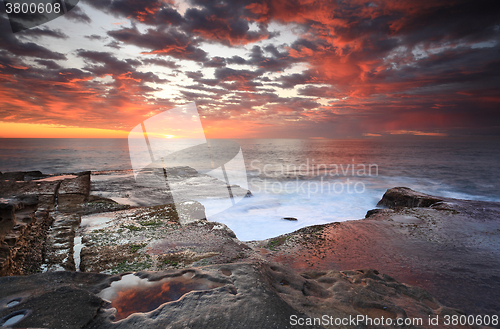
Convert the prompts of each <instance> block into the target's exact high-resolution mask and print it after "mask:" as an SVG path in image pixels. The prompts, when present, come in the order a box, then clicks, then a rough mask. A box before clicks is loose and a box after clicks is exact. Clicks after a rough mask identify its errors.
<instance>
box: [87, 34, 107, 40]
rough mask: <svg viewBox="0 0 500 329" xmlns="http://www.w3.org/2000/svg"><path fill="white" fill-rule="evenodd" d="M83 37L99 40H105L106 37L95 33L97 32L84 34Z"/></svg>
mask: <svg viewBox="0 0 500 329" xmlns="http://www.w3.org/2000/svg"><path fill="white" fill-rule="evenodd" d="M85 38H87V39H89V40H99V41H104V40H106V37H103V36H101V35H97V34H92V35H86V36H85Z"/></svg>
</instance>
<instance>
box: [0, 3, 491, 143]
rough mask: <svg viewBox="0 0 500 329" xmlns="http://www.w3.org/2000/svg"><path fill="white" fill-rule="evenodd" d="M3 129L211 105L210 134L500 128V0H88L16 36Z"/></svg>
mask: <svg viewBox="0 0 500 329" xmlns="http://www.w3.org/2000/svg"><path fill="white" fill-rule="evenodd" d="M0 12H1V13H2V14H1V15H0V29H1V31H2V33H1V34H0V137H6V138H9V137H30V138H37V137H123V138H126V137H127V135H128V133H129V132H130V130H131V129H132V128H133V127H135V126H137V125H138V124H140V122H142V121H144V120H146V119H147V118H150V117H152V116H154V115H156V114H158V113H161V112H163V111H165V110H168V109H170V108H172V107H175V106H177V105H182V104H186V103H190V102H195V103H196V105H197V107H198V112H199V114H200V118H201V121H202V125H203V128H204V131H205V134H206V136H207V137H209V138H382V137H386V136H393V137H395V138H399V137H400V136H421V137H422V138H424V136H433V137H446V136H450V137H452V136H477V135H480V136H484V135H486V136H499V135H500V1H497V0H493V1H481V0H479V1H477V0H476V1H439V0H437V1H410V0H406V1H405V0H402V1H396V0H391V1H385V0H380V1H364V0H353V1H315V0H285V1H282V0H269V1H265V0H245V1H218V0H217V1H212V0H206V1H205V0H193V1H173V0H81V1H79V2H78V5H77V6H76V7H75V8H73V9H72V10H71V11H70V12H68V13H67V14H66V15H64V16H61V17H59V18H56V19H54V20H52V21H50V22H47V23H45V24H42V25H39V26H36V27H33V28H31V29H27V30H24V31H21V32H17V33H13V32H12V29H11V26H10V25H9V20H8V18H7V15H6V14H5V7H4V4H3V2H2V3H0Z"/></svg>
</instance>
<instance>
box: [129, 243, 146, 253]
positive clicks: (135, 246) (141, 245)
mask: <svg viewBox="0 0 500 329" xmlns="http://www.w3.org/2000/svg"><path fill="white" fill-rule="evenodd" d="M145 246H146V244H145V243H139V244H131V245H129V246H128V247H129V249H130V252H132V253H134V252H137V251H138V250H139V249H142V248H144V247H145Z"/></svg>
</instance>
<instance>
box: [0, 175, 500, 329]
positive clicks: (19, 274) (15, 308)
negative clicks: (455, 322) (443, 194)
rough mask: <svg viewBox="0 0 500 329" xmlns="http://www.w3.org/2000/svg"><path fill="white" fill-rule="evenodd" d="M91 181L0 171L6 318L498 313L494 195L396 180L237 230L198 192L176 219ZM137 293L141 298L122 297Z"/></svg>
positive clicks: (199, 320) (267, 323) (204, 323)
mask: <svg viewBox="0 0 500 329" xmlns="http://www.w3.org/2000/svg"><path fill="white" fill-rule="evenodd" d="M91 186H92V184H91V173H90V172H81V173H72V174H63V175H44V174H42V173H40V172H17V173H4V174H0V275H1V276H3V277H2V278H0V326H1V325H2V324H5V323H10V322H14V319H15V320H17V322H15V324H13V327H16V326H17V327H26V328H35V327H36V328H107V327H109V328H115V327H116V328H118V327H120V328H132V327H133V328H136V327H137V328H156V327H158V328H159V327H161V328H166V327H167V328H208V327H210V328H293V327H297V325H295V326H294V325H293V323H292V322H293V321H291V319H292V318H291V317H292V316H295V319H298V318H301V319H313V318H321V316H322V315H329V316H331V317H332V319H333V318H335V319H342V318H346V317H349V316H351V317H356V316H369V317H372V318H380V317H382V316H383V317H384V318H390V319H396V318H408V319H410V318H422V319H424V321H423V323H422V325H419V324H417V325H409V326H406V327H407V328H413V327H424V328H427V327H428V328H436V326H431V325H428V323H427V320H428V318H429V316H431V317H435V316H440V319H443V317H444V316H445V315H462V314H467V315H470V314H472V315H494V314H497V313H495V312H498V306H497V305H498V304H499V302H500V297H498V296H500V262H499V260H500V221H499V218H500V204H498V203H492V202H479V201H465V200H456V199H449V198H440V197H434V196H430V195H426V194H422V193H419V192H415V191H412V190H410V189H407V188H393V189H390V190H388V191H387V192H386V193H385V195H384V196H383V198H382V199H381V201H380V203H379V206H380V207H381V208H380V209H374V210H370V211H368V213H367V216H366V218H365V219H363V220H357V221H348V222H342V223H330V224H326V225H317V226H311V227H306V228H304V229H301V230H299V231H296V232H293V233H290V234H285V235H282V236H279V237H275V238H272V239H268V240H264V241H252V242H246V243H243V242H241V241H239V240H238V239H237V238H236V236H235V235H234V233H233V232H232V231H231V230H230V229H229V228H228V227H227V226H225V225H223V224H220V223H215V222H209V221H206V220H192V219H191V218H189V214H190V213H193V214H195V213H196V214H197V216H196V217H197V218H199V216H198V215H199V212H200V211H203V206H202V205H201V204H199V203H197V202H189V201H188V202H185V203H183V204H181V205H179V206H181V207H185V209H187V211H182V213H183V214H188V216H184V217H182V218H179V216H177V212H176V210H175V208H173V206H172V205H170V204H164V205H157V206H149V207H144V206H130V205H124V204H119V203H117V202H115V201H113V200H111V199H109V198H106V197H103V196H100V195H94V194H93V193H92V192H93V191H92V187H91ZM193 217H195V216H193ZM62 271H64V272H62ZM75 271H79V272H75ZM130 273H135V275H130ZM126 280H139V281H137V282H136V285H134V287H136V288H137V289H136V290H133V289H132V290H130V289H129V290H127V289H125V291H124V292H123V291H121V292H116V293H115V295H116V296H129V298H125V299H123V298H122V301H123V300H125V301H127V300H128V303H126V302H123V303H122V304H119V303H118V302H117V301H116V300H119V298H118V299H116V300H114V301H109V300H107V298H105V296H104V295H102V293H103V291H105V290H106V289H109V288H113V287H115V286H119V282H122V281H123V282H125V281H126ZM141 280H142V281H141ZM134 282H135V281H134ZM149 284H158V285H159V286H158V287H156V288H155V289H152V288H147V287H146V286H147V285H149ZM138 287H142V288H141V289H139V288H138ZM144 287H145V288H144ZM159 287H161V288H159ZM114 289H117V288H116V287H115V288H114ZM148 289H149V290H148ZM151 291H155V293H154V294H152V295H151ZM141 294H144V295H143V297H142V299H141V300H143V301H144V300H147V301H149V302H148V305H140V303H139V302H133V299H130V296H135V295H141ZM113 303H114V304H113ZM117 303H118V304H117ZM445 305H446V306H445ZM126 310H128V313H127V312H126ZM123 314H126V315H130V316H123V317H121V316H120V315H123ZM497 315H498V314H497ZM9 321H10V322H9ZM305 327H309V328H313V327H317V328H322V327H338V328H344V327H345V328H368V327H371V326H369V325H368V326H367V325H365V324H363V323H361V324H357V325H355V326H351V325H345V326H342V325H340V326H339V325H333V326H328V325H325V323H316V324H315V325H311V326H305ZM376 327H377V328H382V327H387V328H392V327H394V326H387V325H386V326H376ZM439 327H440V328H444V327H447V326H445V325H444V324H441V325H440V326H439ZM448 327H450V328H452V327H454V326H448ZM470 327H474V328H476V327H477V328H481V326H470ZM483 327H484V326H483ZM490 327H495V326H490Z"/></svg>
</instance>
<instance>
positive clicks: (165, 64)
mask: <svg viewBox="0 0 500 329" xmlns="http://www.w3.org/2000/svg"><path fill="white" fill-rule="evenodd" d="M142 62H143V63H144V64H149V65H158V66H163V67H168V68H170V69H177V68H179V67H180V65H179V64H177V63H176V62H175V61H167V60H164V59H161V58H146V59H143V60H142Z"/></svg>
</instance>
